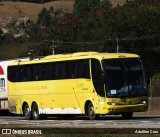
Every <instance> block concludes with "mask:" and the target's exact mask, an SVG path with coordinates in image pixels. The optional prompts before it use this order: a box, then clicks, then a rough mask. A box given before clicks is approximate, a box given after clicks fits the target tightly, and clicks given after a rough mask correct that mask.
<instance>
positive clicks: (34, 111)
mask: <svg viewBox="0 0 160 137" xmlns="http://www.w3.org/2000/svg"><path fill="white" fill-rule="evenodd" d="M32 116H33V120H38V119H40V114H39V109H38V105H37V104H36V103H34V104H33V106H32Z"/></svg>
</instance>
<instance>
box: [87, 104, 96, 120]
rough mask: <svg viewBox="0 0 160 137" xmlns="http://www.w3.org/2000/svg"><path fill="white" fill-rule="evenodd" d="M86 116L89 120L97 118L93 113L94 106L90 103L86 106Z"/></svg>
mask: <svg viewBox="0 0 160 137" xmlns="http://www.w3.org/2000/svg"><path fill="white" fill-rule="evenodd" d="M87 115H88V118H89V120H95V119H97V117H98V115H96V114H95V112H94V106H93V104H92V103H91V102H90V103H89V104H88V106H87Z"/></svg>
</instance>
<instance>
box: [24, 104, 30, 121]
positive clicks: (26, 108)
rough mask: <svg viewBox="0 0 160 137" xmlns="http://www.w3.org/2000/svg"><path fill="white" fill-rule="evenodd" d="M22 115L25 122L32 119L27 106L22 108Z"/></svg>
mask: <svg viewBox="0 0 160 137" xmlns="http://www.w3.org/2000/svg"><path fill="white" fill-rule="evenodd" d="M23 115H24V116H25V118H26V119H27V120H30V119H32V114H31V111H30V109H29V105H28V104H25V105H24V107H23Z"/></svg>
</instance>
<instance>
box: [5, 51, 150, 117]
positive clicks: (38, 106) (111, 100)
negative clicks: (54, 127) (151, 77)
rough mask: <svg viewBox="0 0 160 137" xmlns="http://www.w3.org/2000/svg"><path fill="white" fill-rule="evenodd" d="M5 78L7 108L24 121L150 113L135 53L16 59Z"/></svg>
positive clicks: (139, 63)
mask: <svg viewBox="0 0 160 137" xmlns="http://www.w3.org/2000/svg"><path fill="white" fill-rule="evenodd" d="M7 78H8V103H9V110H10V112H11V113H15V114H23V115H24V116H25V117H26V119H34V120H37V119H40V118H43V116H44V115H49V114H55V115H60V114H77V115H79V114H84V115H88V117H89V119H90V120H93V119H96V118H97V117H98V116H99V115H107V114H121V115H122V117H123V118H125V119H128V118H132V115H133V112H144V111H147V109H148V97H147V85H146V78H145V73H144V68H143V64H142V61H141V59H140V57H139V56H138V55H136V54H129V53H98V52H78V53H73V54H66V55H63V54H60V55H50V56H46V57H44V58H42V59H40V60H30V61H14V62H12V63H11V64H9V66H8V76H7Z"/></svg>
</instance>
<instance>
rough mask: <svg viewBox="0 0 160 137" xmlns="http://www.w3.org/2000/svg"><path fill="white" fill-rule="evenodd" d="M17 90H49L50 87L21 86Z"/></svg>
mask: <svg viewBox="0 0 160 137" xmlns="http://www.w3.org/2000/svg"><path fill="white" fill-rule="evenodd" d="M15 88H16V89H14V90H19V91H20V90H47V89H48V86H47V85H41V86H23V87H21V86H19V87H15Z"/></svg>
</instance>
